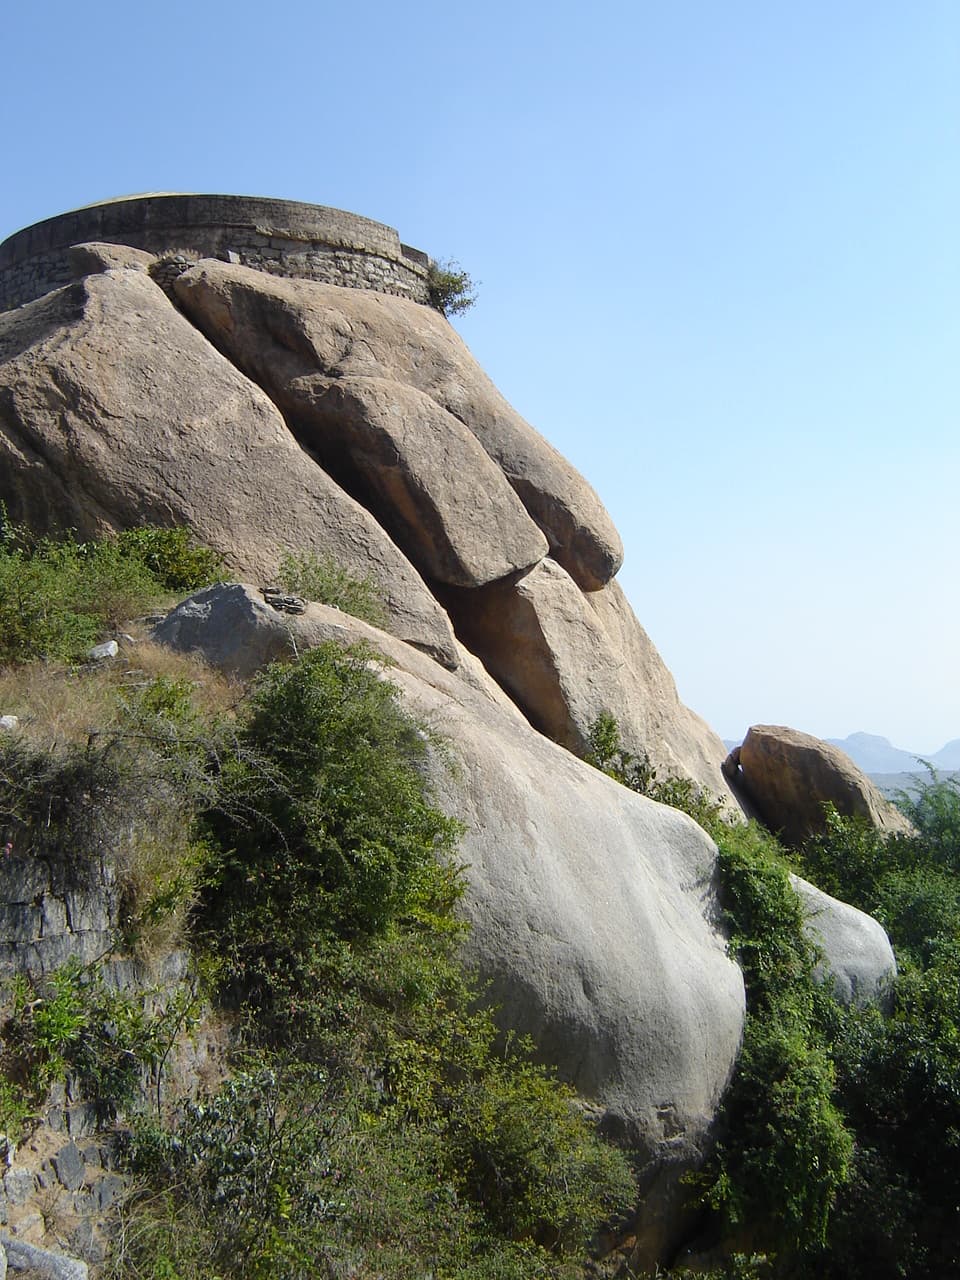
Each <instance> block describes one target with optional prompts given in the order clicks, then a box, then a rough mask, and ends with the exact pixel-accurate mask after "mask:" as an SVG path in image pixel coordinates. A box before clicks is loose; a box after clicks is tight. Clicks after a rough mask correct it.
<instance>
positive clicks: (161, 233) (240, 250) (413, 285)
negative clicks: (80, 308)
mask: <svg viewBox="0 0 960 1280" xmlns="http://www.w3.org/2000/svg"><path fill="white" fill-rule="evenodd" d="M90 241H100V242H105V243H108V244H124V245H131V246H133V248H135V249H144V250H146V251H147V252H148V253H154V254H156V255H158V257H161V258H168V259H171V258H176V256H177V255H181V256H182V257H185V258H187V259H188V260H190V259H195V258H197V257H202V258H221V259H225V260H227V261H230V262H239V263H242V264H243V265H244V266H248V267H254V268H256V269H257V270H258V271H266V272H269V273H270V274H271V275H280V276H295V277H299V278H302V279H306V280H319V281H321V282H322V283H324V284H336V285H342V286H344V287H346V288H350V289H375V290H377V291H378V292H380V293H390V294H396V295H399V296H400V297H404V298H411V299H413V300H414V301H415V302H427V301H428V289H427V272H428V268H429V264H430V259H429V258H428V257H427V255H426V254H425V253H421V252H420V251H419V250H418V249H411V248H410V247H409V246H408V245H405V244H401V243H400V237H399V236H398V235H397V233H396V231H394V229H393V228H392V227H387V226H384V225H383V224H382V223H380V222H372V221H371V220H370V219H369V218H360V217H358V216H357V215H356V214H353V213H345V212H344V211H343V210H341V209H328V208H326V207H325V206H323V205H315V204H302V203H300V202H299V201H295V200H269V199H263V198H261V197H257V196H221V195H167V194H162V195H161V194H157V195H146V196H131V197H127V198H124V199H120V200H110V201H107V202H105V203H103V204H95V205H89V206H87V207H86V208H83V209H74V210H73V211H72V212H70V213H64V214H60V215H59V216H58V217H55V218H47V219H46V220H45V221H43V222H37V223H35V224H34V225H33V226H31V227H26V228H24V230H23V231H18V232H17V233H16V235H12V236H10V237H9V239H7V240H4V241H3V243H2V244H0V311H6V310H9V309H11V308H12V307H17V306H20V305H21V304H22V303H24V302H29V301H31V299H33V298H38V297H40V296H41V295H43V294H44V293H49V292H50V290H51V289H57V288H59V287H60V286H61V285H64V284H68V283H69V282H70V280H71V279H73V277H74V273H73V271H72V270H71V267H70V263H69V259H68V252H67V251H68V250H69V248H70V246H71V245H75V244H83V243H86V242H90Z"/></svg>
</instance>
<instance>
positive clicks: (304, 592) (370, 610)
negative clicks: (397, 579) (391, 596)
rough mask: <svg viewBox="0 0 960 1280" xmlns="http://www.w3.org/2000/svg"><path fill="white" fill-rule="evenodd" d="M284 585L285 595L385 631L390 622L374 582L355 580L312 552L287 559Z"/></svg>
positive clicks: (282, 568)
mask: <svg viewBox="0 0 960 1280" xmlns="http://www.w3.org/2000/svg"><path fill="white" fill-rule="evenodd" d="M280 585H281V586H282V587H283V589H284V590H285V591H289V592H292V593H293V594H294V595H298V596H303V598H304V599H305V600H315V601H317V603H319V604H328V605H332V606H333V607H334V608H335V609H340V610H341V611H342V612H343V613H349V614H350V615H351V617H354V618H360V619H361V620H362V621H363V622H369V623H370V625H371V626H373V627H383V625H384V624H385V623H386V621H387V611H386V609H385V608H384V605H383V601H382V600H381V599H380V596H379V594H378V592H377V586H376V583H375V582H374V581H373V579H372V578H355V577H354V576H353V575H352V574H349V573H347V571H346V570H345V569H343V568H341V567H340V565H338V564H336V563H335V562H334V561H332V560H328V559H325V558H324V557H323V556H318V555H315V554H314V553H312V552H310V553H308V554H304V555H285V556H284V557H283V559H282V560H281V561H280Z"/></svg>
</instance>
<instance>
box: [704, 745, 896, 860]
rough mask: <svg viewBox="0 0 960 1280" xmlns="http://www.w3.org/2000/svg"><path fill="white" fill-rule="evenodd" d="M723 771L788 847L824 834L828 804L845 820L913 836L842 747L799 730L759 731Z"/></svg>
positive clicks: (734, 755) (735, 754)
mask: <svg viewBox="0 0 960 1280" xmlns="http://www.w3.org/2000/svg"><path fill="white" fill-rule="evenodd" d="M738 766H739V772H738ZM724 771H725V774H726V776H727V777H728V778H729V779H730V781H731V784H732V785H733V787H734V790H736V791H742V792H743V793H745V797H746V799H747V800H748V802H749V803H750V804H751V805H752V806H753V808H754V809H755V810H756V812H757V815H758V817H759V818H760V820H761V821H762V822H763V824H764V825H765V826H766V827H768V828H769V830H771V831H773V832H774V833H776V834H779V835H780V836H781V838H782V839H783V840H784V841H785V843H787V844H789V845H798V844H801V843H802V842H803V840H805V839H806V838H807V837H808V836H810V835H812V834H815V833H818V832H822V831H823V830H824V829H825V821H824V812H823V806H824V804H826V803H827V802H829V803H831V804H833V805H834V806H835V807H836V809H837V811H838V812H839V813H841V814H843V815H844V816H846V817H851V818H864V819H865V820H866V821H867V822H869V823H871V825H873V826H874V827H876V828H877V830H878V831H885V832H889V833H891V834H893V833H895V832H904V833H906V832H909V831H911V830H912V827H911V825H910V823H909V822H908V821H907V819H906V818H905V817H904V816H903V814H901V813H900V811H899V810H898V809H896V808H895V807H894V806H893V805H892V804H890V803H889V802H888V801H887V800H885V799H884V798H883V796H882V795H881V794H880V792H879V791H878V790H877V788H876V787H875V786H874V785H873V783H872V782H871V781H870V779H869V778H868V777H867V775H866V774H865V773H863V772H861V770H860V769H858V768H857V766H856V765H855V764H854V763H853V761H852V760H851V759H850V757H849V756H847V755H845V754H844V753H843V752H842V751H841V750H840V748H839V747H834V746H832V745H831V744H830V743H828V742H822V741H821V740H820V739H819V738H814V737H811V735H810V734H808V733H800V732H799V731H798V730H797V729H789V728H787V727H786V726H784V725H770V724H760V725H754V726H753V727H752V728H751V729H749V730H748V731H747V736H746V738H744V740H743V744H742V746H740V747H737V748H735V750H734V751H733V752H731V754H730V757H729V758H728V761H727V762H726V764H725V769H724Z"/></svg>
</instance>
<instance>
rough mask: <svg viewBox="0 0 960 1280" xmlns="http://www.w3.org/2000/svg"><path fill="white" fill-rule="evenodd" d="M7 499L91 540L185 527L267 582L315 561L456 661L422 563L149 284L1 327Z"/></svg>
mask: <svg viewBox="0 0 960 1280" xmlns="http://www.w3.org/2000/svg"><path fill="white" fill-rule="evenodd" d="M0 497H2V498H3V500H4V502H5V503H6V504H7V509H8V511H9V513H10V515H11V516H12V517H13V518H14V519H18V520H24V521H26V522H28V523H29V524H30V525H31V526H32V527H34V528H37V529H45V528H49V527H51V525H56V526H59V527H61V528H63V527H67V528H74V529H76V530H78V531H79V532H80V534H81V535H83V536H94V535H99V534H103V533H105V532H107V531H109V530H114V529H119V528H124V527H127V526H131V525H138V524H142V523H148V522H154V523H156V524H164V525H168V524H186V525H189V526H190V527H191V528H193V529H194V530H195V531H196V533H197V535H198V536H199V538H200V539H201V540H202V541H204V542H206V543H209V544H210V545H211V546H214V547H216V548H217V549H218V550H220V551H221V552H223V553H224V555H225V556H226V558H227V561H228V563H229V564H230V565H231V566H232V567H233V568H234V569H236V570H238V571H242V572H243V573H244V574H245V575H252V576H254V577H255V578H257V579H259V580H260V581H269V580H271V579H272V578H273V576H274V575H275V574H276V570H277V565H278V562H279V559H280V556H281V554H282V553H283V551H285V550H296V551H300V552H310V551H313V552H316V553H318V554H321V555H323V556H325V557H328V558H330V559H333V560H335V561H336V562H337V563H338V564H340V565H341V566H342V567H343V568H345V569H346V570H348V571H349V572H352V573H353V574H354V575H355V576H357V577H362V578H367V577H369V578H372V579H373V581H374V582H375V583H376V584H377V587H378V589H379V591H380V594H381V596H382V598H383V601H384V604H385V606H386V608H387V611H388V614H389V617H390V620H391V626H392V627H394V628H395V630H396V632H397V634H398V635H399V636H401V637H402V638H403V639H404V640H408V641H410V642H411V643H413V644H417V645H420V646H422V647H423V648H424V649H425V650H426V651H428V652H429V653H431V654H432V655H433V656H435V657H436V658H438V659H439V660H440V661H441V662H446V663H452V662H455V661H456V658H455V652H454V646H453V637H452V631H451V628H450V625H449V622H448V620H447V618H446V616H445V615H444V613H443V611H442V610H441V609H440V607H439V606H438V605H437V603H436V601H435V600H434V599H433V597H432V596H431V594H430V593H429V591H428V590H427V588H426V586H425V585H424V583H423V581H422V579H421V578H420V576H419V574H418V573H417V572H416V570H415V569H414V568H413V566H412V565H411V564H410V563H409V561H408V560H407V559H406V558H405V557H404V556H403V555H402V554H401V553H400V551H399V550H398V549H397V547H396V546H395V545H394V543H393V542H392V541H391V540H390V539H389V537H387V535H386V533H385V532H384V531H383V529H382V528H381V527H380V526H379V525H378V524H377V523H376V521H375V520H374V519H373V517H372V516H371V515H370V514H369V513H368V512H367V511H366V510H365V509H364V508H363V507H361V506H360V505H359V504H358V503H357V502H355V501H354V500H353V499H352V498H350V497H349V496H348V495H347V494H346V493H345V492H344V491H343V490H342V489H341V488H340V487H339V486H338V485H337V484H336V483H335V482H334V481H333V480H332V479H331V478H330V476H328V475H327V474H326V473H325V472H324V471H323V470H322V469H321V468H320V467H319V466H318V465H317V464H316V463H315V462H313V461H312V460H311V459H310V458H309V457H308V455H307V454H306V453H304V451H303V449H301V448H300V446H299V445H298V443H297V441H296V440H295V439H294V438H293V436H292V435H291V434H290V432H289V431H288V430H287V427H286V425H285V423H284V421H283V418H282V416H281V415H280V413H279V412H278V411H277V409H276V407H275V406H274V405H273V404H272V403H271V401H270V400H269V399H268V398H267V396H266V395H265V394H264V393H263V392H262V391H261V390H260V388H259V387H257V386H255V385H254V384H253V383H252V382H250V381H249V380H248V379H247V378H246V377H244V375H243V374H242V373H240V372H239V371H238V370H237V369H236V368H235V367H234V366H233V365H232V364H230V362H229V361H228V360H226V359H224V358H223V357H222V356H221V355H220V354H219V352H217V351H216V350H215V349H214V348H213V347H212V346H211V345H210V343H209V342H208V341H207V340H206V339H205V338H204V337H203V336H202V335H201V334H199V333H198V332H197V330H196V329H195V328H194V327H193V325H191V324H190V323H189V322H188V321H187V320H185V319H184V317H183V316H182V315H180V314H179V312H178V311H177V310H176V308H175V307H173V306H172V305H171V303H170V302H169V301H168V299H167V298H166V297H165V295H164V294H163V292H162V291H161V289H160V288H159V287H158V286H157V285H155V284H154V283H153V282H152V281H151V280H150V279H149V277H148V276H147V275H146V274H144V273H142V272H139V271H130V270H117V271H114V270H108V271H106V272H105V273H103V274H98V275H91V276H88V277H87V278H86V279H85V280H83V281H81V282H78V283H77V284H75V285H72V286H67V287H66V288H64V289H59V290H57V291H56V292H54V293H51V294H48V295H47V296H46V297H44V298H41V299H38V300H37V301H36V302H32V303H29V304H27V305H26V306H24V307H21V308H19V309H18V310H17V311H11V312H6V313H4V314H2V315H0Z"/></svg>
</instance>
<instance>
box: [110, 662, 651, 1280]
mask: <svg viewBox="0 0 960 1280" xmlns="http://www.w3.org/2000/svg"><path fill="white" fill-rule="evenodd" d="M371 657H372V655H371V654H370V653H369V652H368V651H366V650H365V649H363V648H359V649H354V650H352V651H347V652H344V651H342V650H340V649H338V648H336V647H335V646H321V647H320V648H318V649H316V650H312V651H310V652H309V653H308V654H307V655H306V656H305V657H304V658H303V659H301V660H300V661H299V662H298V663H296V664H293V665H290V666H279V667H275V668H271V669H269V670H268V671H267V672H265V673H264V675H263V676H262V678H261V679H260V680H259V681H258V682H257V683H256V684H255V686H254V687H253V689H252V691H251V694H250V698H249V704H248V707H247V708H246V714H245V718H244V719H243V721H242V723H241V724H240V725H239V727H238V729H237V732H236V738H235V742H234V744H233V749H232V751H231V752H229V753H226V754H224V755H223V756H222V757H221V773H220V779H219V786H220V790H219V793H218V796H217V798H216V802H215V803H214V804H212V805H210V806H209V807H208V808H207V810H206V813H205V816H204V829H205V832H206V838H207V840H208V841H209V842H210V850H211V854H210V863H209V869H208V877H209V878H208V882H207V885H206V887H205V889H204V891H203V897H202V902H201V904H200V906H199V908H198V910H197V913H196V919H197V926H198V929H199V930H200V931H201V936H202V939H203V941H204V943H205V945H206V947H207V948H208V949H210V950H211V951H212V952H213V954H214V955H215V957H216V960H217V963H218V965H219V977H220V983H221V990H222V992H223V994H224V996H225V998H226V999H227V1001H228V1002H229V1003H230V1004H231V1005H232V1006H233V1007H234V1008H235V1009H237V1010H238V1012H239V1011H243V1012H244V1013H245V1014H246V1015H247V1017H248V1021H246V1022H245V1023H244V1024H243V1030H244V1043H245V1044H246V1046H247V1056H246V1058H245V1060H244V1062H243V1064H242V1066H241V1070H240V1071H239V1072H238V1073H237V1074H235V1076H234V1078H233V1079H232V1080H231V1081H230V1082H228V1084H227V1085H226V1086H225V1088H224V1089H223V1090H222V1091H221V1092H220V1094H219V1095H218V1096H217V1097H215V1098H213V1099H211V1100H209V1102H208V1103H203V1104H201V1105H200V1106H199V1107H195V1108H188V1109H187V1112H186V1114H185V1117H184V1121H183V1123H182V1124H181V1125H180V1126H179V1127H178V1128H177V1130H176V1131H175V1132H173V1133H172V1134H171V1133H165V1132H163V1131H159V1132H158V1131H156V1130H146V1131H144V1132H142V1133H141V1134H140V1135H139V1137H138V1138H137V1140H136V1142H135V1144H134V1149H133V1152H132V1158H133V1161H134V1164H135V1167H136V1168H137V1169H139V1171H140V1172H141V1175H142V1176H144V1177H145V1178H146V1179H147V1191H146V1194H145V1195H144V1196H143V1197H142V1198H141V1199H140V1200H139V1201H138V1202H136V1203H133V1204H131V1205H130V1206H128V1213H129V1219H128V1221H127V1223H126V1225H125V1228H124V1231H123V1234H122V1236H121V1244H120V1246H118V1262H117V1266H118V1268H119V1270H118V1274H123V1275H129V1276H134V1277H136V1276H141V1275H142V1276H148V1275H155V1274H158V1271H157V1268H161V1270H160V1272H159V1274H165V1272H163V1270H162V1268H164V1267H165V1268H167V1271H168V1272H169V1273H170V1274H176V1275H178V1276H180V1277H182V1278H183V1280H187V1278H189V1280H192V1278H193V1277H195V1276H196V1277H199V1276H200V1275H204V1276H209V1275H211V1274H217V1275H222V1276H231V1277H233V1276H236V1277H244V1278H246V1277H259V1276H261V1275H263V1276H267V1275H270V1276H274V1275H282V1276H285V1277H291V1278H293V1277H298V1276H301V1275H303V1276H304V1277H306V1276H308V1275H309V1276H313V1275H315V1274H318V1273H320V1272H321V1271H322V1269H323V1267H324V1266H325V1265H327V1264H328V1263H329V1265H330V1266H338V1265H340V1261H342V1260H343V1259H349V1260H350V1267H351V1268H352V1269H353V1271H352V1273H356V1274H370V1275H374V1274H375V1275H378V1276H381V1277H395V1278H396V1280H400V1277H406V1276H408V1275H410V1274H412V1273H416V1274H420V1273H421V1272H422V1273H424V1274H425V1273H427V1272H430V1273H432V1274H435V1275H436V1276H437V1277H444V1276H446V1277H450V1278H451V1280H452V1278H453V1277H474V1278H475V1280H520V1278H521V1277H524V1278H527V1280H533V1278H534V1277H543V1278H544V1280H546V1278H547V1277H556V1278H559V1277H560V1276H562V1275H565V1274H567V1263H566V1262H565V1261H564V1259H565V1258H567V1257H571V1258H573V1257H577V1256H580V1255H582V1252H583V1250H584V1248H585V1246H586V1243H587V1240H588V1239H589V1238H590V1236H591V1235H592V1234H593V1233H594V1232H595V1231H596V1230H597V1228H598V1226H599V1225H600V1224H601V1223H602V1222H603V1221H604V1220H605V1219H607V1218H608V1217H613V1216H616V1215H617V1214H618V1213H622V1212H623V1211H624V1210H625V1209H626V1208H627V1207H628V1206H629V1204H630V1202H631V1201H632V1199H633V1196H634V1194H635V1187H634V1180H633V1176H632V1174H631V1171H630V1168H629V1166H628V1164H627V1162H626V1161H625V1159H624V1158H623V1156H622V1155H621V1154H620V1153H618V1152H617V1151H615V1150H614V1149H612V1148H609V1147H606V1146H604V1145H603V1144H602V1143H601V1142H600V1140H599V1139H598V1138H597V1137H596V1136H595V1135H594V1134H593V1133H592V1132H591V1131H590V1128H589V1126H588V1125H587V1123H586V1122H585V1121H584V1120H583V1119H582V1117H580V1116H579V1115H578V1113H577V1112H576V1111H575V1110H574V1108H573V1105H572V1101H573V1100H572V1097H571V1095H570V1093H569V1091H567V1090H565V1089H563V1088H562V1087H561V1086H560V1085H559V1084H558V1083H557V1082H556V1081H555V1080H553V1079H552V1077H551V1076H550V1075H549V1073H548V1072H546V1071H545V1070H544V1069H542V1068H540V1067H538V1066H535V1065H534V1064H533V1063H532V1062H531V1060H530V1051H529V1047H528V1046H525V1045H520V1044H517V1043H509V1044H507V1045H505V1046H504V1045H503V1044H502V1043H501V1041H500V1037H499V1036H498V1033H497V1029H496V1026H495V1023H494V1020H493V1016H492V1014H491V1012H490V1011H489V1010H487V1009H484V1008H483V1007H482V1005H481V1000H480V997H481V993H480V992H479V991H478V990H477V988H476V986H475V984H474V983H473V982H472V981H471V980H470V979H469V977H468V976H467V975H466V974H465V973H464V971H463V969H462V967H461V965H460V963H459V961H458V959H457V949H458V945H459V943H460V941H461V939H462V936H463V932H464V926H463V925H462V924H461V923H460V921H459V920H458V919H457V918H456V915H455V908H456V905H457V902H458V900H459V897H460V895H461V892H462V881H461V876H460V872H459V869H458V868H457V866H456V864H455V863H454V862H453V861H452V854H453V852H454V849H455V843H456V839H457V836H458V834H459V827H458V825H457V824H456V823H455V822H452V821H451V820H450V819H448V818H446V817H445V816H444V815H443V814H442V813H440V811H439V810H437V809H436V808H434V807H433V806H432V805H431V804H430V798H429V795H428V793H427V792H426V789H425V785H424V782H423V779H422V776H421V774H420V773H419V772H418V769H417V766H418V763H420V762H422V760H423V756H424V753H425V751H426V750H427V749H428V747H429V740H428V738H427V737H426V735H425V734H424V732H423V730H422V729H421V728H420V727H419V726H418V725H417V724H416V723H415V722H413V721H411V720H410V719H409V718H408V717H407V716H406V715H405V714H404V713H403V711H402V709H401V707H400V705H399V702H398V695H397V693H396V691H395V690H394V689H393V688H392V687H391V686H390V685H388V684H387V683H385V682H384V681H383V680H382V679H381V677H380V674H379V673H378V672H377V671H376V670H375V668H374V667H373V665H372V662H371ZM161 701H162V699H161ZM305 1167H306V1169H307V1170H308V1172H307V1174H306V1175H305V1172H304V1171H305ZM158 1192H159V1198H158ZM174 1216H175V1217H176V1218H177V1221H178V1224H180V1225H181V1230H180V1231H179V1232H178V1233H177V1238H176V1239H175V1240H171V1239H170V1235H169V1232H168V1233H164V1231H163V1227H162V1223H163V1222H165V1221H169V1220H170V1219H171V1218H172V1217H174ZM214 1224H215V1226H214ZM186 1240H190V1244H189V1245H186V1244H185V1241H186Z"/></svg>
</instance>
